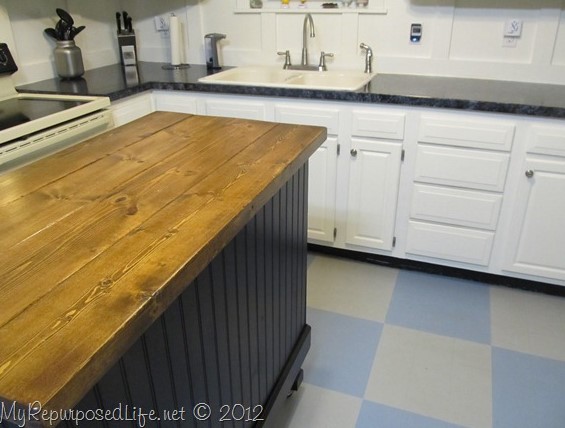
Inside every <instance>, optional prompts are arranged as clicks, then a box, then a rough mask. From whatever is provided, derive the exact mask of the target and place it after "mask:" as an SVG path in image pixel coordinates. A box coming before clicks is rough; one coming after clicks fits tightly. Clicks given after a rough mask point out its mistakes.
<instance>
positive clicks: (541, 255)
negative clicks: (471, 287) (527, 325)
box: [504, 125, 565, 280]
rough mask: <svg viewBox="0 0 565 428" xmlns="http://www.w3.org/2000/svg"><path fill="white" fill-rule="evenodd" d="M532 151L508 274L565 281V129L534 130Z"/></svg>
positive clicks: (516, 209)
mask: <svg viewBox="0 0 565 428" xmlns="http://www.w3.org/2000/svg"><path fill="white" fill-rule="evenodd" d="M527 149H528V154H527V156H526V159H525V161H524V163H523V165H522V169H521V171H519V173H520V179H519V180H518V184H517V189H516V197H515V203H514V206H513V207H512V220H511V227H510V233H508V245H507V248H508V251H507V252H506V258H505V263H504V269H505V270H506V271H511V272H518V273H521V274H527V275H536V276H540V277H545V278H552V279H556V280H565V127H564V126H544V125H535V126H532V127H531V128H530V131H529V133H528V142H527ZM550 155H555V156H550Z"/></svg>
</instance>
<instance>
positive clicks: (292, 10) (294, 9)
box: [234, 0, 387, 15]
mask: <svg viewBox="0 0 565 428" xmlns="http://www.w3.org/2000/svg"><path fill="white" fill-rule="evenodd" d="M326 2H330V1H329V0H310V1H309V2H308V3H307V4H306V7H299V5H298V2H297V1H292V0H291V4H290V7H288V8H283V7H281V4H280V1H279V0H263V7H262V8H261V9H252V8H251V7H250V6H249V0H235V7H234V13H235V14H266V13H275V14H304V13H315V14H337V15H343V14H356V15H385V14H386V13H387V8H386V7H385V1H384V0H371V1H370V2H369V6H367V7H354V6H353V7H341V2H340V1H335V2H334V3H337V4H338V5H339V6H340V7H337V8H335V9H328V8H323V7H322V3H326ZM371 2H372V3H371Z"/></svg>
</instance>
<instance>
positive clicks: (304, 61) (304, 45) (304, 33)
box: [302, 13, 316, 65]
mask: <svg viewBox="0 0 565 428" xmlns="http://www.w3.org/2000/svg"><path fill="white" fill-rule="evenodd" d="M308 22H309V23H310V37H316V33H315V30H314V20H313V19H312V15H310V14H309V13H307V14H306V16H305V17H304V25H303V27H302V65H308V47H307V46H308V40H307V37H308V36H307V30H308Z"/></svg>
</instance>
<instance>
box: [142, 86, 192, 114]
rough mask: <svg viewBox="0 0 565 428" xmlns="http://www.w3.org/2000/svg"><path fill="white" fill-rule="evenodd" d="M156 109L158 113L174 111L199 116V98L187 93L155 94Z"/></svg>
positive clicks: (162, 92) (169, 92)
mask: <svg viewBox="0 0 565 428" xmlns="http://www.w3.org/2000/svg"><path fill="white" fill-rule="evenodd" d="M153 96H154V97H155V109H156V110H157V111H173V112H177V113H188V114H197V113H198V106H197V98H196V97H194V96H192V95H190V94H189V93H185V92H181V91H178V92H173V91H158V92H154V93H153Z"/></svg>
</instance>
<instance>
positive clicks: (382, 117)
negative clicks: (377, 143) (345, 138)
mask: <svg viewBox="0 0 565 428" xmlns="http://www.w3.org/2000/svg"><path fill="white" fill-rule="evenodd" d="M404 121H405V115H404V114H402V113H386V112H375V111H371V110H354V111H353V112H352V118H351V133H352V134H353V135H355V136H359V137H373V138H384V139H387V140H403V139H404Z"/></svg>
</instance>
